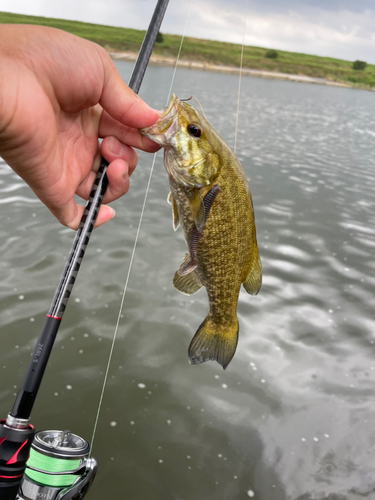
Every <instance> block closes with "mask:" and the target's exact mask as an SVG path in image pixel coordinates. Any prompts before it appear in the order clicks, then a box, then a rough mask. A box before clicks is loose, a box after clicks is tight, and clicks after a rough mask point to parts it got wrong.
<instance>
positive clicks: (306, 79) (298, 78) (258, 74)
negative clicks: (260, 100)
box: [107, 50, 372, 90]
mask: <svg viewBox="0 0 375 500" xmlns="http://www.w3.org/2000/svg"><path fill="white" fill-rule="evenodd" d="M107 53H108V54H109V56H110V57H111V58H112V59H113V60H115V61H135V60H136V59H137V54H136V53H134V52H120V51H114V50H107ZM150 64H152V65H156V66H174V65H175V64H176V59H174V58H173V57H165V56H160V55H152V56H151V58H150ZM177 66H178V67H180V68H188V69H200V70H203V71H212V72H215V73H226V74H230V75H239V74H240V68H234V67H231V66H221V65H215V64H210V63H200V62H196V61H184V60H183V59H180V60H179V61H178V64H177ZM242 76H252V77H255V78H269V79H273V80H290V81H293V82H301V83H314V84H317V85H330V86H332V87H345V88H348V89H352V88H361V87H356V86H354V85H349V84H346V83H342V82H336V81H333V80H327V79H325V78H315V77H312V76H304V75H293V74H292V75H291V74H288V73H278V72H274V71H266V70H258V69H242ZM361 89H362V90H372V89H367V88H361Z"/></svg>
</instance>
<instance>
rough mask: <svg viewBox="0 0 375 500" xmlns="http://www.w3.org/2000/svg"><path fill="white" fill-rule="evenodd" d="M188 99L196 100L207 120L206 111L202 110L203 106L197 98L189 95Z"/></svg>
mask: <svg viewBox="0 0 375 500" xmlns="http://www.w3.org/2000/svg"><path fill="white" fill-rule="evenodd" d="M190 99H195V100H196V101H197V103H198V104H199V106H200V108H201V110H202V113H203V116H204V117H205V118H206V120H207V116H206V113H205V112H204V109H203V106H202V104H201V103H200V102H199V100H198V98H197V97H195V96H191V98H190Z"/></svg>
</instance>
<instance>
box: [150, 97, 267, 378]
mask: <svg viewBox="0 0 375 500" xmlns="http://www.w3.org/2000/svg"><path fill="white" fill-rule="evenodd" d="M141 132H142V134H144V135H145V136H146V137H148V138H150V139H152V140H153V141H155V142H156V143H158V144H160V145H161V146H162V147H163V148H164V165H165V168H166V170H167V173H168V177H169V183H170V187H171V192H170V194H169V196H168V201H169V203H170V204H171V205H172V217H173V228H174V230H175V231H176V230H177V228H178V227H179V225H180V226H181V229H182V231H183V234H184V237H185V241H186V244H187V247H188V253H187V254H186V255H185V257H184V259H183V262H182V264H181V266H180V267H179V269H178V270H177V272H176V273H175V276H174V279H173V285H174V286H175V288H177V290H179V291H180V292H182V293H184V294H186V295H191V294H193V293H195V292H197V291H198V290H200V289H201V288H202V287H203V286H205V287H206V290H207V294H208V299H209V312H208V314H207V317H206V318H205V320H204V321H203V323H202V324H201V325H200V327H199V328H198V330H197V332H196V334H195V336H194V338H193V340H192V341H191V343H190V346H189V352H188V354H189V361H190V363H192V364H198V363H203V362H205V361H209V360H216V361H217V362H218V363H220V364H221V365H222V367H223V368H224V369H225V368H226V367H227V366H228V364H229V363H230V361H231V359H232V358H233V356H234V353H235V351H236V348H237V342H238V331H239V326H238V319H237V302H238V296H239V292H240V287H241V283H242V284H243V285H244V288H245V290H246V291H247V292H248V293H249V294H252V295H256V294H257V293H258V291H259V289H260V286H261V282H262V268H261V262H260V257H259V252H258V246H257V240H256V231H255V221H254V210H253V203H252V199H251V194H250V190H249V185H248V182H247V179H246V176H245V173H244V171H243V169H242V167H241V164H240V162H239V161H238V159H237V158H236V156H235V154H234V153H233V151H232V150H231V149H230V147H229V146H228V145H227V144H226V143H225V141H224V140H223V139H222V138H221V137H220V136H219V134H218V133H217V132H216V131H215V130H214V128H213V127H212V126H211V125H210V124H209V123H208V122H207V120H206V119H205V118H204V117H203V116H202V115H201V114H200V113H199V112H198V111H197V110H196V109H195V108H194V107H193V106H191V105H190V104H188V103H187V102H184V101H180V100H179V99H178V98H177V96H176V95H174V94H173V95H172V96H171V99H170V102H169V105H168V107H167V108H164V109H163V110H162V115H161V117H160V118H159V119H158V121H157V122H156V123H155V125H153V126H151V127H147V128H144V129H142V130H141Z"/></svg>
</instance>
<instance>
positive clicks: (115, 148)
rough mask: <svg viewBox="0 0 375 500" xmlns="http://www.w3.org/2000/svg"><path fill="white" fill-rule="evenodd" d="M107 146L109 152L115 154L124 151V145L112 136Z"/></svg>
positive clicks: (120, 154) (121, 153) (117, 154)
mask: <svg viewBox="0 0 375 500" xmlns="http://www.w3.org/2000/svg"><path fill="white" fill-rule="evenodd" d="M108 146H109V150H110V151H111V153H112V154H114V155H116V156H122V155H123V154H124V153H125V151H126V148H125V146H124V145H123V144H122V143H121V142H120V141H118V140H117V139H115V138H114V137H111V138H110V140H109V144H108Z"/></svg>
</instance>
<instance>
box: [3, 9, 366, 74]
mask: <svg viewBox="0 0 375 500" xmlns="http://www.w3.org/2000/svg"><path fill="white" fill-rule="evenodd" d="M155 5H156V0H105V1H104V0H64V1H61V0H1V2H0V10H2V11H6V12H15V13H20V14H31V15H37V16H45V17H57V18H63V19H73V20H78V21H85V22H91V23H99V24H107V25H110V26H122V27H125V28H136V29H147V26H148V23H149V21H150V19H151V16H152V12H153V9H154V7H155ZM190 5H191V10H190ZM246 5H247V8H246ZM189 10H190V16H189V19H188V23H187V25H186V21H187V17H188V13H189ZM245 13H246V16H245ZM245 19H246V25H245ZM185 25H186V36H192V37H197V38H208V39H213V40H222V41H228V42H235V43H242V41H243V32H244V25H245V44H246V45H256V46H260V47H267V48H273V49H279V50H288V51H292V52H303V53H305V54H315V55H320V56H328V57H336V58H339V59H346V60H349V61H354V60H356V59H359V60H362V61H366V62H368V63H372V64H375V0H225V1H224V0H170V3H169V7H168V9H167V13H166V16H165V19H164V22H163V25H162V27H161V31H162V32H164V33H172V34H183V33H184V30H185Z"/></svg>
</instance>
